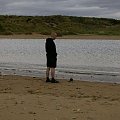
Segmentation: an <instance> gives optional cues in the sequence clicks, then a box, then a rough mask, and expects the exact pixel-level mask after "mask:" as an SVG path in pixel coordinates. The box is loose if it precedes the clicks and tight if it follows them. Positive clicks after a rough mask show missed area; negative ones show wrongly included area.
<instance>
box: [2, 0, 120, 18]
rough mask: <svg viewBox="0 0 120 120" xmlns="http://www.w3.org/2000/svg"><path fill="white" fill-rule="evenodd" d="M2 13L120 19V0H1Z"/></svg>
mask: <svg viewBox="0 0 120 120" xmlns="http://www.w3.org/2000/svg"><path fill="white" fill-rule="evenodd" d="M0 14H1V15H39V16H41V15H43V16H46V15H70V16H89V17H104V18H115V19H120V0H0Z"/></svg>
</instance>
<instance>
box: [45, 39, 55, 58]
mask: <svg viewBox="0 0 120 120" xmlns="http://www.w3.org/2000/svg"><path fill="white" fill-rule="evenodd" d="M45 49H46V55H47V56H48V57H57V53H56V45H55V43H54V41H53V39H52V38H47V39H46V43H45Z"/></svg>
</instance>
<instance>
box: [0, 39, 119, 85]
mask: <svg viewBox="0 0 120 120" xmlns="http://www.w3.org/2000/svg"><path fill="white" fill-rule="evenodd" d="M55 43H56V46H57V52H58V66H57V77H58V78H70V77H73V78H74V79H81V80H91V81H103V82H117V83H118V82H119V77H120V55H119V53H120V41H117V40H75V39H74V40H73V39H69V40H64V39H62V40H56V41H55ZM45 68H46V53H45V40H43V39H42V40H39V39H28V40H27V39H25V40H24V39H14V40H11V39H1V40H0V69H1V72H2V73H3V74H20V75H32V76H45Z"/></svg>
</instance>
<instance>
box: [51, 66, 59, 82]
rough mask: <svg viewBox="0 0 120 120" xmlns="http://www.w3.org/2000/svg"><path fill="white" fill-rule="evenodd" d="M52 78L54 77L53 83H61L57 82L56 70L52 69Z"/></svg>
mask: <svg viewBox="0 0 120 120" xmlns="http://www.w3.org/2000/svg"><path fill="white" fill-rule="evenodd" d="M51 77H52V80H51V82H52V83H59V81H57V80H55V68H51Z"/></svg>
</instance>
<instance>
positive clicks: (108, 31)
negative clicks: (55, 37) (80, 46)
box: [0, 15, 120, 36]
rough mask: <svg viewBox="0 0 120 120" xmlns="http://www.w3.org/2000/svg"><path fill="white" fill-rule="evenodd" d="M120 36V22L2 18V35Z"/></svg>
mask: <svg viewBox="0 0 120 120" xmlns="http://www.w3.org/2000/svg"><path fill="white" fill-rule="evenodd" d="M51 31H56V32H57V33H58V34H59V36H62V35H81V34H82V35H83V34H90V35H120V20H115V19H107V18H90V17H73V16H61V15H55V16H13V15H12V16H7V15H6V16H4V15H1V16H0V34H1V35H12V34H33V33H37V34H43V35H47V34H50V32H51Z"/></svg>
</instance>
